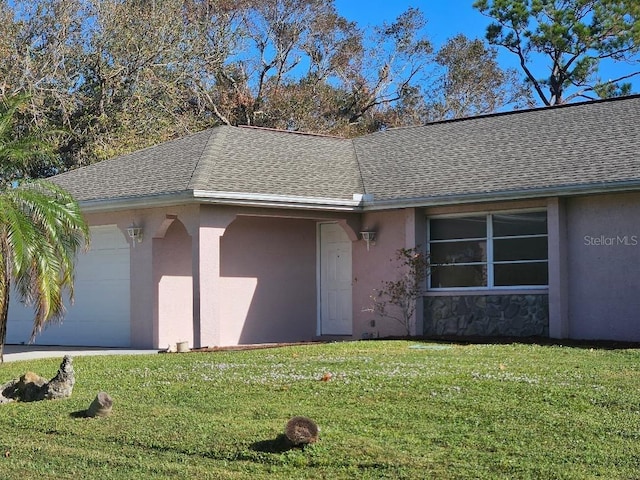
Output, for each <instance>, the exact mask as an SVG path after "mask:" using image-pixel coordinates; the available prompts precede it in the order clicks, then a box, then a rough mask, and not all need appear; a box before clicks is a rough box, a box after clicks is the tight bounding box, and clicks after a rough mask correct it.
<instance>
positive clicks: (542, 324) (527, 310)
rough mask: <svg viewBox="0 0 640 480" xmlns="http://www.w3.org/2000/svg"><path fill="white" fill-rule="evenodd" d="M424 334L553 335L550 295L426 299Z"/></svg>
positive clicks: (464, 296)
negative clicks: (551, 329) (551, 333)
mask: <svg viewBox="0 0 640 480" xmlns="http://www.w3.org/2000/svg"><path fill="white" fill-rule="evenodd" d="M424 334H425V335H460V336H514V337H528V336H543V337H548V336H549V296H548V295H547V294H536V295H522V294H506V295H455V296H440V297H425V298H424Z"/></svg>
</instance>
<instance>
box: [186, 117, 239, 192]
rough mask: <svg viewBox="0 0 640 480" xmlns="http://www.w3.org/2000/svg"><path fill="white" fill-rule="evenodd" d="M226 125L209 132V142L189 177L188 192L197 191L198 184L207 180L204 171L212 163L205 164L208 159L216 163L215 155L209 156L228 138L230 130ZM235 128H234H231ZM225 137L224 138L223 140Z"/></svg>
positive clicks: (212, 128) (203, 148) (218, 126)
mask: <svg viewBox="0 0 640 480" xmlns="http://www.w3.org/2000/svg"><path fill="white" fill-rule="evenodd" d="M226 127H227V126H226V125H217V126H215V127H211V128H209V129H208V130H209V131H210V134H209V138H208V139H207V142H206V143H205V144H204V147H202V151H201V152H200V155H199V156H198V161H197V162H196V163H195V165H194V167H193V172H191V177H189V181H188V182H187V189H188V190H196V184H197V183H200V182H201V181H202V180H203V179H205V178H206V174H205V172H204V171H203V170H206V169H207V167H208V166H209V163H211V162H207V163H204V162H205V157H206V159H209V158H213V159H214V160H213V161H214V162H215V155H208V154H209V153H210V152H211V151H212V150H213V149H214V148H215V147H219V146H220V145H221V143H222V142H223V141H224V139H225V138H226V137H227V134H228V132H229V129H228V128H226ZM229 128H233V127H229ZM223 137H224V138H223Z"/></svg>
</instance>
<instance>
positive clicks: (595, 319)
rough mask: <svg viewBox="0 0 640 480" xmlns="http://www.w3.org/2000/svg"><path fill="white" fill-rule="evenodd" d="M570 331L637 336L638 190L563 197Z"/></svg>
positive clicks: (627, 337)
mask: <svg viewBox="0 0 640 480" xmlns="http://www.w3.org/2000/svg"><path fill="white" fill-rule="evenodd" d="M566 216H567V247H568V248H567V251H568V262H567V263H568V275H569V285H568V291H569V305H568V310H569V336H570V337H571V338H576V339H611V340H629V341H640V295H639V294H638V286H639V285H640V268H639V266H640V194H637V193H633V194H616V195H599V196H590V197H579V198H573V199H569V200H567V204H566Z"/></svg>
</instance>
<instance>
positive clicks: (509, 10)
mask: <svg viewBox="0 0 640 480" xmlns="http://www.w3.org/2000/svg"><path fill="white" fill-rule="evenodd" d="M474 6H475V7H476V8H477V9H478V10H480V12H482V13H483V14H485V15H487V16H489V17H491V18H493V19H494V20H495V22H494V23H492V24H491V25H489V27H487V40H488V41H489V42H490V43H491V44H493V45H499V46H502V47H504V48H506V49H507V50H509V51H510V52H512V53H513V54H515V55H517V57H518V60H519V63H520V66H521V68H522V71H523V72H524V74H525V75H526V78H527V80H528V81H529V82H530V84H531V86H532V88H533V90H534V91H535V93H536V94H537V96H538V97H539V98H540V100H541V101H542V102H543V103H544V105H555V104H560V103H565V102H569V101H571V100H573V99H575V98H583V99H595V98H606V97H611V96H617V95H624V94H628V93H630V89H631V85H630V84H629V83H625V82H624V81H625V80H628V79H629V78H631V77H634V76H636V75H639V74H640V57H639V56H638V53H639V52H640V2H638V1H637V0H477V1H476V2H475V3H474ZM537 56H541V57H543V58H544V59H545V63H546V65H545V68H546V69H547V70H545V73H544V74H539V73H537V72H536V63H535V62H534V60H535V59H536V57H537ZM605 61H613V62H624V63H625V64H626V65H627V69H626V72H625V73H622V74H621V75H619V76H618V77H617V78H608V79H603V78H601V77H600V75H599V67H600V64H601V63H602V62H605Z"/></svg>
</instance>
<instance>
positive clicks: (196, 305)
mask: <svg viewBox="0 0 640 480" xmlns="http://www.w3.org/2000/svg"><path fill="white" fill-rule="evenodd" d="M199 213H200V214H199V219H200V222H199V226H198V227H197V230H196V234H195V235H193V237H192V238H193V242H192V248H193V333H194V343H195V346H196V347H207V346H209V347H212V346H216V345H219V344H220V325H221V319H220V313H219V312H220V302H222V301H224V300H227V301H228V300H229V299H223V298H222V297H221V295H220V291H221V282H222V279H221V274H220V238H221V237H222V236H223V235H224V232H225V231H226V228H227V226H229V224H230V223H231V222H233V220H234V219H235V216H236V215H235V212H231V211H229V210H227V209H224V208H217V207H208V206H201V207H200V212H199Z"/></svg>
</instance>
